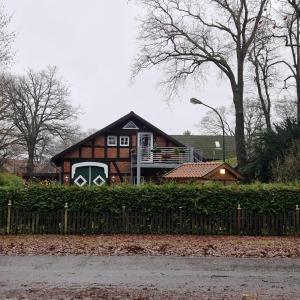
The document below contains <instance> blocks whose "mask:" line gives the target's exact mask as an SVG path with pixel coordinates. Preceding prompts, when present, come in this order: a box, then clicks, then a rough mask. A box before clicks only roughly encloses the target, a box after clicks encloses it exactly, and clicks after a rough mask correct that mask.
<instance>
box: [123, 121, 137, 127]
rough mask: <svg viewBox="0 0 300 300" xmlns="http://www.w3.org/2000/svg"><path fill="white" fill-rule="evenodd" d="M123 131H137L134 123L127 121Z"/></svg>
mask: <svg viewBox="0 0 300 300" xmlns="http://www.w3.org/2000/svg"><path fill="white" fill-rule="evenodd" d="M123 129H139V128H138V127H137V126H136V125H135V123H134V122H132V121H129V122H128V123H127V124H126V125H125V126H124V127H123Z"/></svg>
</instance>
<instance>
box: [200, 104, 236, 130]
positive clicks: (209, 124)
mask: <svg viewBox="0 0 300 300" xmlns="http://www.w3.org/2000/svg"><path fill="white" fill-rule="evenodd" d="M216 110H217V111H218V112H219V114H220V116H221V117H222V120H223V123H224V127H225V134H226V135H228V136H234V123H235V122H234V109H233V107H232V106H231V107H225V106H221V107H217V108H216ZM197 127H198V128H199V130H200V132H201V133H204V134H214V135H222V134H223V127H222V123H221V121H220V118H219V116H218V115H217V114H216V113H215V112H214V111H211V110H209V111H207V113H206V114H205V116H204V117H203V118H202V119H201V121H200V123H199V124H198V125H197Z"/></svg>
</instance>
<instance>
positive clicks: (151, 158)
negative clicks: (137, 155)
mask: <svg viewBox="0 0 300 300" xmlns="http://www.w3.org/2000/svg"><path fill="white" fill-rule="evenodd" d="M143 134H149V135H150V138H151V143H150V149H149V151H150V159H149V160H146V161H143V160H142V158H141V163H152V162H153V153H152V152H151V149H152V148H153V132H138V150H140V137H141V135H143Z"/></svg>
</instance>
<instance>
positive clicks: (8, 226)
mask: <svg viewBox="0 0 300 300" xmlns="http://www.w3.org/2000/svg"><path fill="white" fill-rule="evenodd" d="M11 206H12V203H11V200H9V201H8V205H7V223H6V225H7V226H6V233H7V234H10V224H11Z"/></svg>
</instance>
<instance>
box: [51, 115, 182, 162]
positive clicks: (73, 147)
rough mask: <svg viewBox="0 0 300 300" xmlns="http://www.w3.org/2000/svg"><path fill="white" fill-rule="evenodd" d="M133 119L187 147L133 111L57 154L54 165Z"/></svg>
mask: <svg viewBox="0 0 300 300" xmlns="http://www.w3.org/2000/svg"><path fill="white" fill-rule="evenodd" d="M131 119H137V120H138V121H140V122H141V123H143V124H144V125H145V126H147V127H149V128H150V129H152V130H153V131H154V132H156V133H158V134H160V135H161V136H164V137H165V138H167V139H168V140H170V141H171V142H173V143H174V144H175V145H177V146H178V147H185V145H184V144H183V143H182V142H180V141H178V140H177V139H175V138H174V137H172V136H170V135H168V134H166V133H165V132H163V131H162V130H160V129H159V128H157V127H155V126H154V125H152V124H151V123H149V122H148V121H146V120H145V119H143V118H142V117H140V116H139V115H137V114H136V113H134V112H133V111H131V112H130V113H129V114H127V115H125V116H123V117H122V118H120V119H118V120H117V121H115V122H113V123H111V124H110V125H108V126H106V127H104V128H102V129H100V130H99V131H97V132H95V133H94V134H92V135H90V136H88V137H87V138H85V139H83V140H81V141H80V142H78V143H76V144H74V145H72V146H71V147H69V148H67V149H65V150H64V151H62V152H60V153H58V154H56V155H55V156H54V157H52V159H51V161H52V162H54V163H57V162H58V161H59V160H60V159H61V158H62V157H63V156H64V155H65V154H66V153H68V152H70V151H72V150H74V149H76V148H78V147H80V146H82V145H84V144H85V143H88V142H89V141H91V140H93V139H94V138H95V137H97V136H98V135H100V134H103V133H105V132H107V131H109V130H110V129H112V128H113V127H115V126H118V125H120V124H122V123H123V122H126V121H130V120H131Z"/></svg>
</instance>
